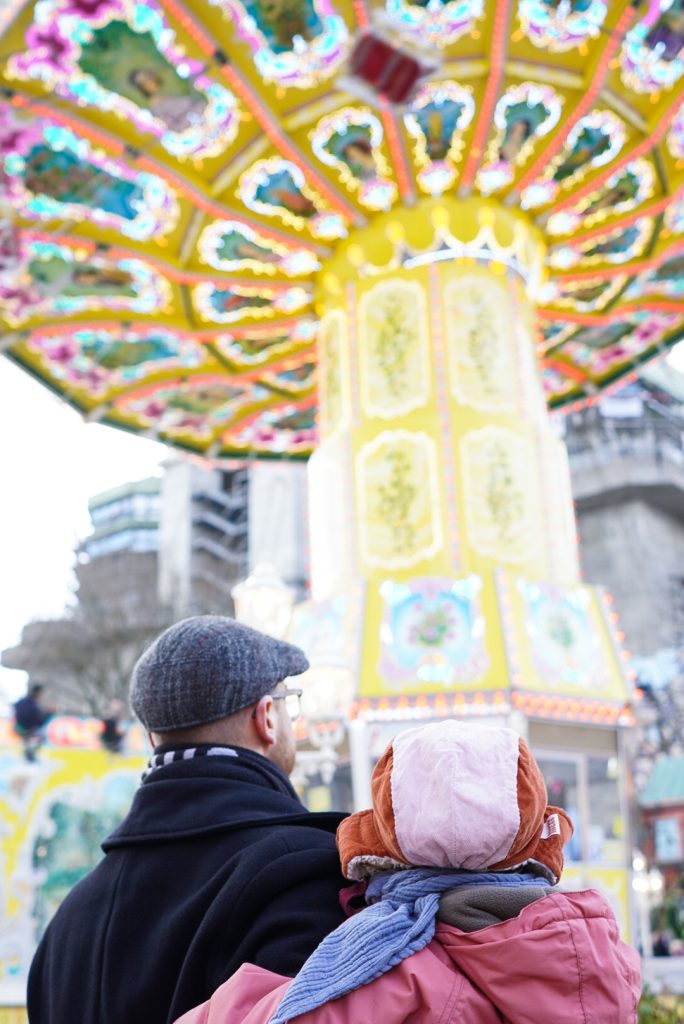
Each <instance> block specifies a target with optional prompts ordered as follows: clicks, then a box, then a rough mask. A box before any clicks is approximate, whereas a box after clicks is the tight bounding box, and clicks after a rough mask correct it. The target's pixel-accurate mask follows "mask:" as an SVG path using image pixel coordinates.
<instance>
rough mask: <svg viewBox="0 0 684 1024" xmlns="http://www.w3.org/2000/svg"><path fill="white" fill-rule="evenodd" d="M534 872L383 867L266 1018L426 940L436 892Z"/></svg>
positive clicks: (323, 998) (533, 881) (342, 991)
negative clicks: (359, 905)
mask: <svg viewBox="0 0 684 1024" xmlns="http://www.w3.org/2000/svg"><path fill="white" fill-rule="evenodd" d="M544 884H548V883H545V881H544V879H541V878H539V877H537V876H534V875H527V874H517V873H511V874H506V873H500V872H474V871H449V872H442V871H440V870H439V869H430V868H411V869H408V870H406V871H392V872H384V873H383V874H381V875H378V876H377V877H376V878H375V879H374V880H373V881H372V882H371V883H370V885H369V886H368V890H367V892H366V900H367V902H368V903H369V904H370V906H368V907H366V908H365V909H364V910H362V911H361V912H360V913H359V914H356V915H355V916H354V917H350V918H349V919H348V920H347V921H345V922H344V923H343V924H341V925H340V926H339V928H336V929H335V931H334V932H331V933H330V935H328V936H326V938H325V939H323V941H322V942H321V944H320V945H319V946H318V948H317V949H315V950H314V952H313V953H312V954H311V956H310V957H309V959H308V960H307V961H306V963H305V964H304V966H303V967H302V969H301V970H300V972H299V974H297V976H296V977H295V979H294V980H293V982H292V984H291V985H290V987H289V988H288V990H287V992H286V993H285V996H284V997H283V999H282V1001H281V1003H280V1005H279V1007H278V1009H277V1010H276V1012H275V1014H274V1016H273V1017H272V1018H271V1020H270V1024H285V1021H288V1020H292V1018H293V1017H298V1016H299V1015H300V1014H302V1013H307V1012H308V1011H309V1010H314V1009H316V1007H318V1006H322V1005H323V1004H324V1003H328V1002H330V1000H332V999H338V998H339V997H340V996H343V995H346V993H347V992H351V991H353V989H356V988H360V987H361V986H362V985H367V984H368V983H369V982H371V981H373V980H374V979H375V978H378V977H380V975H381V974H385V972H386V971H389V970H390V969H391V968H392V967H394V966H396V964H398V963H400V962H401V961H402V960H405V959H406V957H408V956H411V954H412V953H417V952H418V951H419V950H421V949H423V948H424V947H425V946H427V944H428V942H430V940H431V939H432V937H433V935H434V933H435V918H436V916H437V910H438V908H439V899H440V896H441V895H442V893H444V892H446V891H447V890H449V889H455V888H457V887H459V886H469V887H472V886H481V885H489V886H498V887H500V888H501V887H506V888H517V887H520V886H528V885H536V886H538V885H544Z"/></svg>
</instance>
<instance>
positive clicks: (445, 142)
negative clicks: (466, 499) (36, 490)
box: [0, 0, 684, 458]
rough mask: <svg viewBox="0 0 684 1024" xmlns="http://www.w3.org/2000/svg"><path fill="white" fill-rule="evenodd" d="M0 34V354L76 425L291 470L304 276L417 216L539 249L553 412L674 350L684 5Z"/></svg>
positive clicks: (550, 7)
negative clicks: (502, 213) (520, 222)
mask: <svg viewBox="0 0 684 1024" xmlns="http://www.w3.org/2000/svg"><path fill="white" fill-rule="evenodd" d="M0 31H1V32H2V44H1V46H0V93H1V95H0V199H1V209H0V220H1V222H2V223H1V224H0V320H1V321H2V336H1V338H0V347H1V348H2V350H3V351H4V353H5V354H6V356H8V357H9V358H11V359H12V360H14V361H15V362H17V363H19V364H21V365H23V366H24V367H25V368H26V369H28V370H29V372H31V373H32V374H34V375H35V376H37V377H38V378H40V379H42V380H43V381H45V382H46V383H47V384H48V385H49V386H50V387H52V388H54V389H56V390H57V391H59V392H60V393H61V394H62V395H63V396H64V397H65V398H66V399H67V400H68V401H69V402H70V403H72V404H73V405H74V406H75V407H76V408H78V409H80V410H81V411H82V412H83V413H84V414H85V415H86V416H87V417H89V418H91V419H94V420H100V421H101V422H105V423H110V424H113V425H115V426H120V427H123V428H126V429H129V430H134V431H136V430H137V431H140V432H141V433H144V434H146V435H147V436H155V437H159V438H160V439H161V440H165V441H168V442H170V443H173V444H177V445H180V446H182V447H184V448H186V449H189V450H191V451H196V452H200V453H203V454H208V455H209V456H211V457H215V458H219V457H221V456H229V455H234V454H245V453H255V454H257V455H264V456H268V455H283V454H287V455H294V456H306V455H308V454H309V453H310V452H311V450H312V449H313V447H314V445H315V441H316V425H317V417H318V410H317V400H316V375H317V370H316V340H317V334H318V321H319V317H320V315H321V306H320V301H319V299H318V297H317V296H318V278H319V275H320V273H321V271H322V268H325V265H326V261H327V260H328V259H330V257H331V256H332V255H333V253H334V251H335V248H336V246H337V245H338V244H339V243H340V241H341V240H345V239H349V237H350V236H351V235H352V234H353V232H354V231H355V230H357V229H359V228H363V227H364V226H366V225H367V224H368V223H370V222H372V220H373V218H374V216H376V215H377V214H378V213H382V214H386V213H387V212H391V211H392V210H398V209H400V208H402V207H407V206H408V207H410V206H413V205H415V204H416V202H418V201H419V200H420V199H421V197H432V198H439V197H441V196H448V195H449V196H453V197H459V198H461V197H467V196H471V195H474V196H482V197H485V198H487V199H488V200H492V201H495V202H497V203H501V204H503V205H504V206H507V207H512V208H515V209H517V210H521V211H523V213H524V214H525V216H526V217H528V218H529V220H530V221H531V222H532V223H534V224H535V225H536V226H537V227H538V228H540V229H541V231H542V232H543V235H544V238H545V243H546V246H547V249H546V258H545V266H546V270H545V276H544V279H543V280H542V281H541V282H540V283H539V289H538V294H537V300H536V301H537V355H538V359H539V362H540V365H541V368H542V374H543V380H544V386H545V389H546V395H547V399H548V402H549V404H550V406H551V407H552V408H553V407H558V408H560V407H563V406H568V405H573V404H575V403H578V402H580V403H581V402H586V401H591V400H593V399H594V396H595V395H596V394H597V392H598V391H599V390H600V389H602V388H604V387H606V386H609V385H611V384H613V383H614V382H616V381H618V380H620V379H621V378H623V377H624V376H625V375H626V374H628V373H629V372H631V371H632V370H633V369H634V367H635V366H636V365H638V364H639V363H640V362H643V361H644V360H647V359H650V358H652V357H653V356H655V355H657V354H658V353H660V352H663V351H664V350H666V349H667V348H668V346H670V345H672V344H674V343H675V342H676V341H678V340H679V339H680V338H681V337H682V336H684V0H646V2H641V3H639V4H627V3H625V2H624V0H615V2H607V0H605V2H604V0H557V2H556V0H496V2H494V0H385V2H384V3H382V2H374V3H370V2H367V0H193V2H192V3H191V4H190V3H189V2H188V3H186V4H183V3H181V2H180V0H145V2H144V3H143V2H136V0H39V2H37V3H28V4H25V3H21V2H16V3H15V2H13V0H9V2H5V3H4V5H3V7H2V11H1V12H0ZM388 62H389V63H388ZM388 67H391V69H392V74H391V76H390V77H388V75H387V68H388ZM440 244H441V243H440V240H439V238H437V237H435V240H434V247H435V250H436V249H437V248H438V247H439V245H440ZM403 256H404V257H405V258H409V257H410V256H411V253H410V252H408V251H407V252H405V253H404V254H403ZM397 258H398V259H401V258H403V257H402V256H401V253H400V254H399V256H398V257H397Z"/></svg>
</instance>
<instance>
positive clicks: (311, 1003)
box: [177, 721, 640, 1024]
mask: <svg viewBox="0 0 684 1024" xmlns="http://www.w3.org/2000/svg"><path fill="white" fill-rule="evenodd" d="M372 797H373V808H372V810H369V811H361V812H360V813H357V814H352V815H351V816H350V817H349V818H347V819H346V820H345V821H343V822H342V824H341V825H340V826H339V829H338V832H337V845H338V849H339V853H340V859H341V861H342V869H343V871H344V874H345V875H346V877H347V878H350V879H352V880H356V881H363V882H365V883H367V887H366V891H365V899H366V902H367V904H368V906H367V907H366V908H365V909H363V910H362V911H361V912H360V913H358V914H356V915H354V916H353V917H350V918H349V919H348V920H347V921H345V922H344V924H342V925H340V927H339V928H337V929H336V930H335V931H334V932H331V934H330V935H328V936H327V938H325V939H324V940H323V942H321V944H320V945H319V947H318V949H317V950H316V951H315V952H314V953H313V954H312V955H311V957H309V959H308V960H307V962H306V963H305V964H304V966H303V967H302V969H301V971H300V972H299V974H298V975H297V977H296V978H295V979H294V980H293V981H291V980H290V979H284V978H281V977H279V976H278V975H274V974H271V973H270V972H268V971H265V970H263V969H262V968H259V967H255V966H254V965H252V964H246V965H245V966H243V967H241V968H240V970H239V971H238V972H237V973H236V974H235V975H233V977H232V978H230V979H229V980H228V981H226V982H225V983H224V984H223V985H222V986H221V987H220V988H219V989H218V990H217V991H216V992H215V993H214V995H213V996H212V998H211V999H210V1000H209V1001H208V1002H207V1003H204V1004H203V1005H202V1006H200V1007H197V1008H196V1009H194V1010H191V1011H190V1012H188V1013H186V1014H184V1016H183V1017H181V1019H180V1020H179V1021H178V1022H177V1024H284V1022H285V1021H289V1020H296V1021H297V1024H399V1022H407V1024H408V1022H411V1024H422V1022H424V1021H434V1022H435V1024H449V1022H453V1024H502V1022H504V1024H549V1021H553V1022H554V1024H632V1022H636V1019H637V1010H636V1007H637V1002H638V999H639V991H640V981H639V960H638V955H637V953H636V951H635V950H633V949H631V948H630V947H629V946H627V945H625V944H624V943H623V942H622V941H621V940H620V938H619V936H618V928H617V924H616V921H615V918H614V916H613V913H612V911H611V909H610V907H609V906H608V904H607V903H606V901H605V900H604V898H603V897H602V896H601V895H600V894H599V893H598V892H596V891H595V890H593V889H588V890H585V891H583V892H563V891H562V890H561V889H559V888H557V887H556V885H557V882H558V880H559V877H560V874H561V871H562V868H563V846H564V844H565V843H566V842H567V840H568V839H569V838H570V836H571V834H572V825H571V823H570V819H569V818H568V817H567V815H566V814H565V812H564V811H563V810H561V809H560V808H558V807H549V806H547V803H546V800H547V795H546V787H545V785H544V780H543V778H542V775H541V772H540V770H539V767H538V766H537V763H536V761H535V760H534V758H533V756H532V754H531V753H530V751H529V749H528V747H527V745H526V744H525V742H524V740H522V739H520V738H519V737H518V735H517V734H516V733H515V732H514V731H513V730H512V729H508V728H505V727H503V726H487V727H484V726H475V725H471V724H470V723H469V722H459V721H444V722H439V723H436V724H432V725H426V726H422V727H420V728H417V729H411V730H409V731H407V732H402V733H400V734H399V735H398V736H396V737H395V738H394V740H393V741H392V742H391V743H390V745H389V747H388V748H387V750H386V751H385V753H384V754H383V755H382V757H381V758H380V760H379V762H378V764H377V765H376V767H375V770H374V772H373V777H372ZM292 928H293V929H296V928H297V922H296V920H293V921H292Z"/></svg>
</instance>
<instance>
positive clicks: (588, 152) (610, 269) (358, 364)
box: [0, 0, 684, 918]
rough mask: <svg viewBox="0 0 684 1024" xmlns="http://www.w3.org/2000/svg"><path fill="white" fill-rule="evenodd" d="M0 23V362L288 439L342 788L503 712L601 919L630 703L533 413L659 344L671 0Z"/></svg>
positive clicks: (677, 187) (580, 394)
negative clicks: (300, 470) (349, 758)
mask: <svg viewBox="0 0 684 1024" xmlns="http://www.w3.org/2000/svg"><path fill="white" fill-rule="evenodd" d="M0 20H1V22H2V29H1V31H2V45H1V47H0V75H1V79H0V88H1V89H2V95H3V99H2V103H1V104H0V160H1V167H0V171H1V174H2V191H3V204H4V209H5V210H6V211H9V214H8V216H7V217H6V218H5V230H4V232H3V234H2V240H1V243H2V244H1V245H0V317H1V318H2V321H3V327H4V329H3V332H2V339H1V342H0V344H1V346H2V348H3V350H4V352H5V354H6V355H7V356H8V357H9V358H10V359H12V360H13V361H15V362H17V363H19V364H21V365H22V366H24V367H25V368H26V369H27V370H28V371H29V372H30V373H32V374H33V375H35V376H37V377H38V378H40V379H42V380H43V381H44V382H45V383H46V384H47V385H48V386H49V387H51V388H52V389H54V390H56V391H58V392H59V393H61V394H62V395H63V396H64V398H65V399H66V400H67V401H68V402H70V403H71V404H72V405H73V406H75V407H76V408H77V409H79V410H81V411H82V412H83V414H84V416H85V417H86V418H87V419H89V420H97V421H100V422H102V423H108V424H112V425H114V426H118V427H121V428H124V429H127V430H131V431H137V432H139V433H141V434H143V435H145V436H151V437H155V438H159V439H160V440H163V441H165V442H167V443H170V444H174V445H176V446H178V447H180V448H183V449H185V450H187V451H190V452H194V453H197V454H199V455H202V456H206V457H208V458H210V459H213V460H221V459H233V458H239V457H242V456H250V457H263V458H275V457H287V458H300V459H305V458H308V457H309V456H311V459H310V493H311V548H312V601H310V602H307V603H306V604H304V605H301V606H299V607H298V608H297V609H295V614H294V617H293V637H292V638H293V639H294V640H296V641H298V642H300V643H302V644H303V646H305V647H306V648H307V649H308V651H309V652H310V655H311V659H312V663H313V665H314V668H313V669H312V678H311V682H310V687H309V689H310V692H311V693H313V694H314V699H313V702H312V705H311V708H312V710H311V713H310V719H311V722H312V723H313V722H314V720H315V719H316V710H315V703H316V696H315V695H316V694H317V693H318V694H319V695H321V706H322V704H323V703H325V704H326V707H327V708H328V709H329V708H330V704H331V701H332V702H333V704H334V702H335V701H337V706H338V709H339V711H340V714H341V715H342V714H343V713H346V712H349V711H350V709H351V714H352V717H353V719H354V720H353V722H352V726H351V728H350V737H351V747H352V753H353V755H354V758H353V761H354V783H355V790H356V798H357V800H358V801H363V800H365V799H366V786H367V777H368V769H369V765H370V760H371V758H372V756H373V754H374V753H376V752H378V751H379V750H380V749H381V748H382V747H383V746H384V744H385V742H386V739H387V733H388V732H393V731H395V730H396V729H397V728H399V727H403V726H404V725H406V724H410V723H411V722H413V721H415V720H417V719H425V718H430V717H438V716H443V715H466V714H471V715H477V716H478V717H480V718H483V719H485V720H486V719H487V718H489V717H496V718H499V719H500V718H501V717H502V716H503V717H505V718H507V719H508V720H510V721H511V722H514V723H515V724H516V725H517V726H518V727H519V728H521V729H524V730H526V731H527V733H528V738H529V740H530V742H531V743H532V745H533V747H534V748H535V750H536V752H537V754H538V756H539V759H540V761H541V763H542V764H543V766H544V768H545V771H546V773H547V781H548V783H549V787H550V788H551V791H552V794H553V798H554V802H555V803H564V805H565V806H567V807H568V809H569V810H570V811H571V813H572V815H573V817H574V819H575V821H576V824H577V831H576V835H575V839H574V840H573V842H574V846H573V848H572V849H571V851H570V861H571V866H570V869H569V871H568V877H569V878H572V877H575V878H576V879H577V880H578V881H580V882H582V881H586V879H587V877H589V878H591V880H592V882H593V883H594V884H600V885H602V886H603V887H604V888H605V889H606V890H607V891H608V892H609V893H610V894H611V896H612V897H613V899H614V902H615V903H616V909H618V912H620V909H621V908H623V913H622V916H623V918H624V917H625V915H626V893H627V889H628V855H629V840H628V837H627V836H626V834H625V825H624V822H625V811H624V806H625V783H624V779H622V777H621V772H622V768H621V759H620V757H619V753H620V735H621V728H620V726H621V724H622V723H623V722H624V720H625V716H624V708H625V704H626V703H627V701H628V699H629V689H628V685H627V683H626V677H625V672H624V666H623V665H622V658H623V654H622V653H621V651H620V649H619V645H618V643H617V637H616V634H615V630H614V618H615V616H614V613H613V612H612V610H611V608H610V605H609V603H608V599H607V598H606V597H605V596H604V595H602V594H601V593H600V591H598V590H597V589H595V588H590V587H587V586H584V585H582V584H581V582H580V574H579V568H578V559H577V544H576V534H575V526H574V518H573V508H572V500H571V494H570V486H569V477H568V471H567V461H566V457H565V452H564V448H563V445H562V443H561V442H560V441H559V440H558V437H557V432H556V431H555V430H554V429H553V428H552V425H551V423H550V419H549V412H548V410H549V408H550V409H551V410H554V409H563V408H566V409H567V408H568V407H570V408H572V407H577V406H579V405H581V404H583V403H587V402H592V401H594V400H595V397H596V395H597V394H598V393H599V392H600V391H601V390H602V389H604V388H606V387H610V386H612V385H613V384H614V383H615V382H619V381H621V380H624V379H625V377H626V376H628V375H629V374H630V373H632V372H633V369H634V367H635V366H636V365H637V364H639V363H640V362H642V361H644V360H648V359H650V358H652V357H653V356H655V355H656V354H658V353H661V352H662V351H664V350H665V349H667V347H668V346H670V345H672V344H674V342H676V341H677V340H679V339H680V338H681V337H682V336H684V276H683V275H682V270H683V269H684V3H682V2H681V0H647V2H642V3H640V4H627V3H625V2H624V0H616V2H612V3H607V2H604V0H558V2H554V0H517V2H514V0H500V2H496V3H495V2H494V0H446V2H444V0H427V2H426V0H386V2H385V4H384V6H383V5H382V4H381V3H375V4H371V3H367V2H366V0H193V2H192V4H190V3H188V4H187V5H184V4H183V3H182V2H181V0H145V2H144V3H143V2H136V0H39V2H37V3H35V4H33V3H27V4H24V3H21V2H19V3H15V2H13V0H9V2H7V3H5V4H4V5H3V9H2V12H1V13H0ZM323 695H325V701H323ZM328 717H330V716H329V713H328ZM573 873H574V875H573Z"/></svg>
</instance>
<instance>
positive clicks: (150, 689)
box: [130, 615, 309, 732]
mask: <svg viewBox="0 0 684 1024" xmlns="http://www.w3.org/2000/svg"><path fill="white" fill-rule="evenodd" d="M308 667H309V662H308V661H307V659H306V656H305V654H304V652H303V651H301V650H300V649H299V647H295V646H294V645H293V644H288V643H285V642H284V641H283V640H275V639H274V638H273V637H271V636H267V635H266V634H265V633H260V632H259V631H258V630H256V629H251V628H250V627H249V626H244V625H243V624H242V623H241V622H236V620H235V619H229V618H226V617H224V616H221V615H196V616H193V617H192V618H190V619H184V620H183V621H182V622H177V623H176V624H175V625H173V626H170V627H169V628H168V629H167V630H165V631H164V632H163V633H162V634H161V636H159V637H157V639H156V640H155V641H154V643H152V644H151V646H150V647H148V648H147V650H146V651H145V652H144V654H142V656H141V657H140V658H139V660H138V662H137V664H136V666H135V668H134V669H133V675H132V676H131V690H130V701H131V707H132V709H133V711H134V712H135V714H136V715H137V716H138V718H139V719H140V721H141V722H142V724H143V725H144V726H145V728H146V729H149V730H150V731H151V732H169V731H171V730H173V729H186V728H190V727H191V726H193V725H205V724H206V723H207V722H215V721H217V720H218V719H219V718H228V717H229V716H230V715H232V714H234V713H235V712H236V711H240V710H241V709H242V708H246V707H249V705H250V704H256V702H257V701H258V700H259V699H260V698H261V697H263V696H265V695H266V694H267V693H270V692H271V690H273V689H274V687H275V686H276V684H277V683H279V682H281V681H282V680H283V679H285V678H287V676H296V675H299V674H300V672H305V671H306V669H307V668H308Z"/></svg>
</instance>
